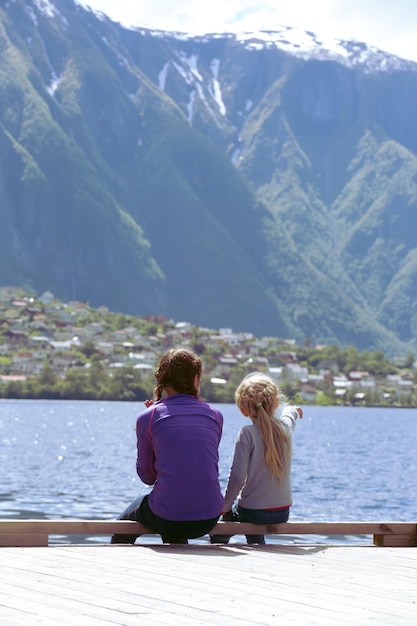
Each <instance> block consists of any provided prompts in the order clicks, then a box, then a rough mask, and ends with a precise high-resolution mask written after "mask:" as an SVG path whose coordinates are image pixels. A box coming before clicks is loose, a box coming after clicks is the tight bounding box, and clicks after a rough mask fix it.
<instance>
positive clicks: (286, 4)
mask: <svg viewBox="0 0 417 626" xmlns="http://www.w3.org/2000/svg"><path fill="white" fill-rule="evenodd" d="M77 1H78V2H79V3H80V4H84V5H87V6H90V7H91V8H93V9H95V10H100V11H103V13H106V14H107V15H108V16H109V17H111V18H112V19H113V20H115V21H118V22H121V23H122V24H125V25H135V26H146V27H149V28H158V29H163V30H178V31H182V32H191V33H196V34H198V33H200V34H201V33H208V32H223V31H229V32H235V31H239V30H256V29H258V28H267V29H270V30H273V29H274V27H276V26H279V25H284V26H295V27H297V28H302V29H303V30H312V31H313V32H315V33H317V34H318V35H322V36H326V37H334V38H336V39H356V40H358V41H363V42H365V43H367V44H370V45H373V46H376V47H378V48H381V49H382V50H386V51H388V52H391V53H393V54H397V55H398V56H402V57H404V58H410V59H413V60H415V61H417V0H283V1H280V0H208V1H207V0H77Z"/></svg>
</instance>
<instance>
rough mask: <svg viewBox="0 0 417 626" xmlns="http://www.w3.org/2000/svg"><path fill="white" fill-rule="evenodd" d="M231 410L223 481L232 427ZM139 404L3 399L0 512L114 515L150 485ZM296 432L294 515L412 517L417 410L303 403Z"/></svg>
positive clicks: (235, 425) (416, 495) (239, 420)
mask: <svg viewBox="0 0 417 626" xmlns="http://www.w3.org/2000/svg"><path fill="white" fill-rule="evenodd" d="M218 408H219V409H220V410H221V411H222V413H223V415H224V434H223V438H222V443H221V447H220V473H221V479H222V483H223V485H224V483H225V481H226V478H227V474H228V470H229V466H230V461H231V456H232V451H233V443H234V439H235V436H236V434H237V432H238V430H239V428H240V427H241V426H242V425H245V424H247V423H248V422H247V420H246V418H244V417H242V416H241V415H240V413H239V411H238V410H237V408H236V407H235V406H234V405H218ZM142 409H143V405H142V404H139V403H121V402H103V403H101V402H64V401H21V400H20V401H15V400H2V401H0V478H1V481H0V517H2V518H9V519H10V518H16V519H19V518H20V519H22V518H51V519H52V518H61V517H71V518H97V519H108V518H113V517H116V516H117V515H118V514H119V512H120V511H121V510H123V509H124V508H125V506H126V504H128V503H129V502H130V500H132V499H133V498H134V497H136V496H137V495H139V494H140V493H147V492H148V488H147V487H145V486H144V485H143V484H142V483H141V482H140V481H139V479H138V478H137V476H136V473H135V461H136V457H135V455H136V441H135V431H134V428H135V422H136V417H137V415H138V414H139V413H140V411H141V410H142ZM304 412H305V413H304V414H305V417H304V419H303V420H301V421H299V422H298V423H297V427H296V430H295V433H294V440H293V442H294V452H293V472H292V476H293V494H294V505H293V507H292V513H291V519H292V520H293V521H294V520H330V521H331V520H342V521H343V520H358V521H361V520H368V521H415V520H416V519H417V481H416V475H417V471H416V470H417V411H416V410H415V409H382V408H351V407H304Z"/></svg>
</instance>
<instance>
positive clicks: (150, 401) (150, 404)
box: [145, 400, 153, 409]
mask: <svg viewBox="0 0 417 626" xmlns="http://www.w3.org/2000/svg"><path fill="white" fill-rule="evenodd" d="M152 405H153V400H145V406H146V408H147V409H148V408H149V407H150V406H152Z"/></svg>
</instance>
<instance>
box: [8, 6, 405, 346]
mask: <svg viewBox="0 0 417 626" xmlns="http://www.w3.org/2000/svg"><path fill="white" fill-rule="evenodd" d="M291 36H292V30H291V29H283V30H282V32H280V33H266V32H265V33H258V34H256V35H255V34H248V35H246V36H240V37H239V36H235V35H231V34H220V35H207V36H205V37H190V36H185V35H179V34H174V33H164V32H158V31H149V30H146V29H136V30H133V29H131V30H128V29H125V28H123V27H122V26H120V25H118V24H115V23H113V22H112V21H111V20H109V19H107V18H106V17H105V16H103V15H96V14H95V13H93V12H92V11H89V10H86V9H85V8H84V7H82V6H79V5H77V4H76V3H74V2H73V0H55V1H54V2H52V1H46V0H14V1H13V2H8V3H6V4H4V5H2V6H1V8H0V51H1V56H0V218H1V222H2V224H3V226H2V229H1V230H0V285H16V286H23V287H25V288H30V289H32V290H33V291H34V292H35V293H42V292H43V291H45V290H51V291H52V292H53V293H54V294H56V295H57V296H58V297H60V298H62V299H65V300H71V299H78V300H86V301H89V302H90V303H91V304H92V305H94V306H100V305H102V304H104V305H107V306H109V307H110V308H111V309H112V310H116V311H120V312H123V313H127V314H132V315H148V314H155V315H164V316H167V317H172V318H174V319H177V320H179V319H185V320H188V321H190V322H192V323H194V324H198V325H201V326H208V327H217V328H219V327H231V328H233V329H235V330H237V331H250V332H254V333H255V334H256V335H258V336H266V335H271V336H279V337H283V338H295V339H297V340H299V341H306V342H314V343H319V342H322V343H338V344H340V345H345V346H346V345H350V344H352V345H355V346H357V347H358V348H371V349H374V348H378V349H382V350H383V351H384V352H386V353H387V354H396V353H399V352H404V350H406V349H407V347H411V348H413V347H415V345H416V328H417V289H416V288H417V223H416V222H417V218H416V215H417V157H416V155H417V130H416V126H415V123H414V117H413V114H414V110H415V108H416V106H417V72H416V70H417V64H414V63H412V62H406V61H403V60H401V59H397V58H396V57H392V56H390V55H388V54H385V53H383V52H381V51H378V50H374V49H370V48H368V47H367V46H366V45H364V44H363V45H362V44H357V43H349V42H339V48H338V49H336V51H333V52H330V51H326V50H325V49H324V48H323V46H322V45H321V42H320V41H318V40H317V39H316V38H315V37H314V35H313V34H310V36H311V39H312V42H311V43H312V45H311V46H310V47H309V51H308V53H307V52H306V51H305V50H303V49H301V48H300V47H299V46H298V48H297V46H294V45H292V44H291ZM313 44H314V45H313Z"/></svg>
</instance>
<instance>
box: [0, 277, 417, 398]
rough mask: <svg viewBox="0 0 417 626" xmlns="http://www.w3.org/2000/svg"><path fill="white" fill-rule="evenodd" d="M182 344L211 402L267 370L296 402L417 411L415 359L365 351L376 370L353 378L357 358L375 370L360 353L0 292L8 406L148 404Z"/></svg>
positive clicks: (0, 392) (3, 391) (1, 368)
mask: <svg viewBox="0 0 417 626" xmlns="http://www.w3.org/2000/svg"><path fill="white" fill-rule="evenodd" d="M178 346H182V347H187V348H189V349H191V350H193V351H194V352H196V353H197V354H199V355H200V356H201V358H202V359H203V363H204V372H203V384H202V395H203V396H204V397H205V398H206V399H207V400H209V401H212V402H233V393H234V389H235V388H236V385H237V384H238V383H239V381H240V380H241V378H242V377H243V376H244V375H246V374H247V373H249V372H251V371H264V372H267V373H268V374H269V375H270V376H271V377H273V378H274V379H275V380H276V381H277V382H278V384H279V385H280V387H281V389H282V390H283V391H284V393H285V395H286V397H287V398H288V399H289V400H292V401H297V402H300V403H304V404H351V405H353V404H366V405H387V406H390V405H392V406H408V407H409V406H416V405H417V363H416V362H415V360H414V356H413V354H411V353H410V354H408V355H404V358H402V359H401V360H400V361H399V362H398V360H397V362H390V361H387V360H386V359H385V357H384V355H382V354H381V353H377V354H372V353H369V352H367V353H366V355H365V356H366V357H367V360H368V362H369V363H370V364H371V367H369V368H368V369H363V368H361V369H357V368H356V369H351V370H349V368H348V365H349V355H350V357H351V359H352V355H353V356H354V357H355V358H353V360H352V365H355V364H358V363H359V364H363V363H366V362H367V361H366V359H364V358H361V356H362V355H361V353H360V352H358V351H357V350H356V349H350V352H349V349H348V350H347V351H345V352H343V351H342V350H341V349H337V348H336V347H334V346H333V347H326V346H315V347H314V348H313V347H311V346H308V347H302V346H301V347H300V346H297V345H296V342H295V341H293V340H284V339H279V338H276V337H262V338H257V337H254V336H253V335H252V334H250V333H238V332H233V331H232V330H231V329H226V328H223V329H219V330H216V331H213V330H209V329H203V328H200V327H197V326H194V325H193V324H191V323H188V322H174V321H172V320H167V319H165V318H159V317H158V318H157V317H154V318H135V317H132V316H127V315H122V314H118V313H110V312H109V311H108V309H107V308H106V307H100V308H97V309H95V308H92V307H90V306H89V305H88V304H86V303H83V302H68V303H64V302H62V301H60V300H58V299H57V298H55V297H54V295H53V294H52V293H50V292H45V293H43V294H42V295H41V296H39V297H37V296H33V295H30V294H27V293H25V291H24V290H22V289H20V288H14V287H13V288H12V287H3V288H0V398H1V397H3V398H16V397H17V398H32V397H35V398H62V399H85V398H87V399H110V400H117V399H122V400H143V399H144V398H145V397H149V396H150V395H151V394H152V388H153V384H154V377H153V372H154V369H155V365H156V363H157V361H158V359H159V358H160V356H161V355H162V354H163V352H165V351H166V350H168V349H169V348H171V347H178ZM332 353H333V358H332ZM346 355H347V356H346ZM338 356H339V357H340V356H343V357H344V361H345V362H344V365H343V366H341V362H340V361H341V359H340V358H337V357H338ZM307 357H308V358H307ZM355 359H356V361H355ZM346 361H347V362H346ZM346 369H348V371H346ZM371 369H373V370H374V371H370V370H371ZM99 390H100V392H99Z"/></svg>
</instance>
